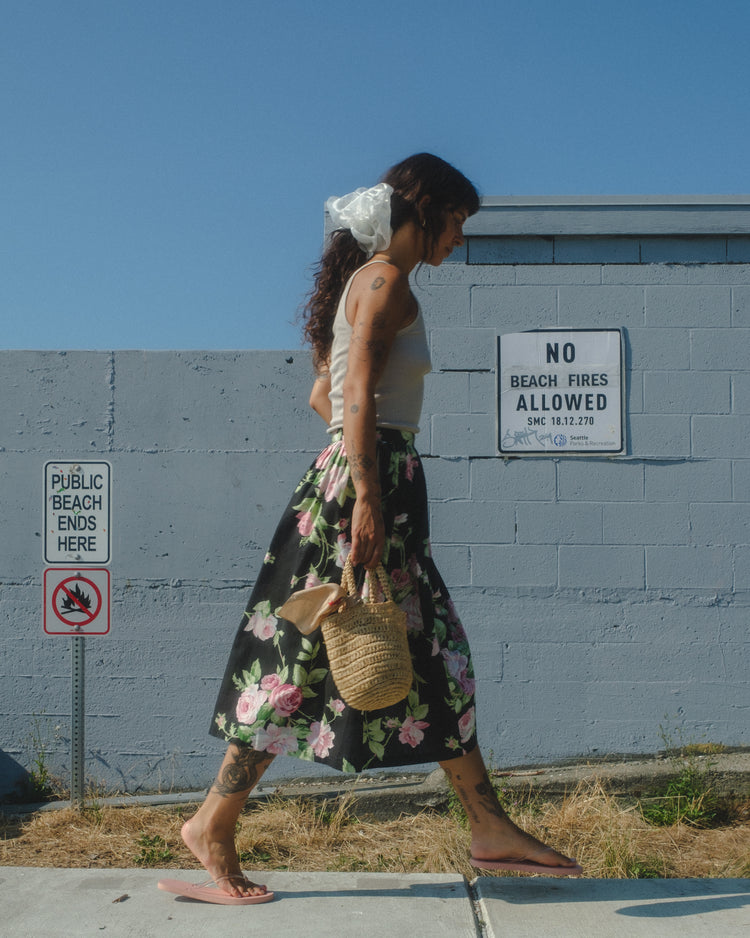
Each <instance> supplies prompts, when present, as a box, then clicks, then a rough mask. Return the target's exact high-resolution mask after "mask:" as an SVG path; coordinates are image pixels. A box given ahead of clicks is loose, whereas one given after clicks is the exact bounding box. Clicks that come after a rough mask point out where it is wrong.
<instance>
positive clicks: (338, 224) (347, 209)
mask: <svg viewBox="0 0 750 938" xmlns="http://www.w3.org/2000/svg"><path fill="white" fill-rule="evenodd" d="M392 193H393V187H392V186H389V185H388V183H386V182H379V183H378V184H377V185H376V186H372V187H371V188H370V189H364V188H363V189H356V190H355V191H354V192H350V193H349V194H348V195H342V196H338V197H337V196H331V198H330V199H328V200H327V201H326V210H327V211H328V214H329V216H330V218H331V221H332V222H333V227H334V228H347V229H349V231H351V233H352V235H353V236H354V238H355V240H356V241H357V244H359V246H360V247H361V248H362V250H363V251H365V253H366V254H367V257H368V258H370V257H372V255H373V254H375V253H376V252H377V251H385V249H386V248H387V247H388V245H389V244H390V243H391V236H392V235H393V232H392V231H391V195H392Z"/></svg>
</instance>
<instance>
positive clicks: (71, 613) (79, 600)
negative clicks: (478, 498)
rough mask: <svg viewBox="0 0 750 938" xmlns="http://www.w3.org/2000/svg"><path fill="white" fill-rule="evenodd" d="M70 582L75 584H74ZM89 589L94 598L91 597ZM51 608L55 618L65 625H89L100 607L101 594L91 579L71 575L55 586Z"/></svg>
mask: <svg viewBox="0 0 750 938" xmlns="http://www.w3.org/2000/svg"><path fill="white" fill-rule="evenodd" d="M70 584H75V586H71V585H70ZM91 590H93V592H94V594H95V598H92V594H91ZM58 600H59V602H58ZM52 608H53V609H54V610H55V615H56V616H57V618H58V619H59V620H60V621H61V622H65V624H66V625H71V626H76V625H79V626H80V625H90V624H91V623H92V622H93V621H94V619H95V618H96V617H97V616H98V615H99V610H100V609H101V608H102V594H101V593H100V592H99V588H98V587H97V585H96V583H94V582H93V581H92V580H87V579H86V578H85V577H81V576H71V577H68V579H67V580H63V581H62V582H61V583H58V584H57V586H56V587H55V591H54V593H53V594H52Z"/></svg>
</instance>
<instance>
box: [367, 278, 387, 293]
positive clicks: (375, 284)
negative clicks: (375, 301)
mask: <svg viewBox="0 0 750 938" xmlns="http://www.w3.org/2000/svg"><path fill="white" fill-rule="evenodd" d="M384 283H385V277H376V278H375V279H374V280H373V281H372V283H371V284H370V289H371V290H379V289H380V288H381V287H382V286H383V284H384Z"/></svg>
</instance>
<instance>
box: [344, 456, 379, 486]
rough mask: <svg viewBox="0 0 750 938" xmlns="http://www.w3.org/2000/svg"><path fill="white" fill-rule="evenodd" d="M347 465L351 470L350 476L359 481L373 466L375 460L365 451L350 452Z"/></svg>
mask: <svg viewBox="0 0 750 938" xmlns="http://www.w3.org/2000/svg"><path fill="white" fill-rule="evenodd" d="M349 465H350V466H351V470H352V478H353V479H354V480H355V481H359V480H360V479H363V478H364V477H365V476H366V475H367V473H368V472H369V471H370V470H371V469H372V468H373V466H374V465H375V460H374V459H371V458H370V457H369V456H368V455H367V454H366V453H352V455H351V456H350V457H349Z"/></svg>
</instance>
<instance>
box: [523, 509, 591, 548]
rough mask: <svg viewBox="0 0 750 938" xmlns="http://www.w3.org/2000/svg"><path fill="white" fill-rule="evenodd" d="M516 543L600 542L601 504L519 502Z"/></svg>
mask: <svg viewBox="0 0 750 938" xmlns="http://www.w3.org/2000/svg"><path fill="white" fill-rule="evenodd" d="M517 518H518V538H517V540H518V543H519V544H601V543H602V506H601V505H592V504H588V503H576V504H570V503H568V504H560V503H558V504H541V505H540V504H538V503H537V502H525V503H521V504H519V505H518V507H517Z"/></svg>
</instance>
